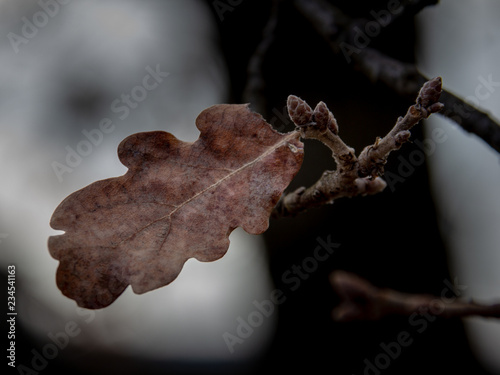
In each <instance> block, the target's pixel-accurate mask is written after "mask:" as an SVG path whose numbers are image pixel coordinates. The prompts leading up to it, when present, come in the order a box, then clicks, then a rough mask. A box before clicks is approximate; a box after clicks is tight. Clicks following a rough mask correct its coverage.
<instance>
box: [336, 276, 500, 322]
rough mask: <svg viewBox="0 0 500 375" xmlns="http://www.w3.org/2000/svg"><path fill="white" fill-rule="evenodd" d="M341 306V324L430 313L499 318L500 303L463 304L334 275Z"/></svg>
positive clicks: (337, 311) (357, 277) (446, 298)
mask: <svg viewBox="0 0 500 375" xmlns="http://www.w3.org/2000/svg"><path fill="white" fill-rule="evenodd" d="M330 282H331V284H332V287H333V289H334V290H335V292H336V293H337V294H338V296H339V298H340V303H339V304H338V306H337V307H335V308H334V310H333V312H332V316H333V319H334V320H335V321H338V322H349V321H356V320H362V321H366V320H380V319H382V318H384V317H386V316H393V315H400V316H411V315H412V314H415V313H417V314H428V313H431V314H433V315H436V316H440V317H443V318H454V317H466V316H473V315H475V316H482V317H487V318H500V303H497V304H493V305H484V304H478V303H475V302H472V301H471V302H464V301H460V300H458V299H457V298H456V297H448V296H446V297H444V296H440V297H437V296H433V295H430V294H408V293H402V292H398V291H396V290H393V289H381V288H377V287H375V286H374V285H372V284H371V283H369V282H368V281H367V280H365V279H362V278H361V277H359V276H357V275H355V274H352V273H349V272H345V271H335V272H333V273H332V274H331V275H330Z"/></svg>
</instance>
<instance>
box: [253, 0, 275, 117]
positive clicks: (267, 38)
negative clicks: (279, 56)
mask: <svg viewBox="0 0 500 375" xmlns="http://www.w3.org/2000/svg"><path fill="white" fill-rule="evenodd" d="M281 1H282V0H274V1H273V6H272V9H271V15H270V16H269V19H268V21H267V23H266V25H265V26H264V29H263V31H262V40H261V41H260V43H259V44H258V45H257V48H256V49H255V52H254V53H253V55H252V57H251V58H250V61H249V62H248V67H247V77H248V78H247V84H246V86H245V89H244V90H243V102H245V103H250V104H251V107H252V109H253V110H254V111H256V112H259V113H261V114H264V113H265V111H266V100H265V97H266V96H265V93H264V90H265V87H266V83H265V79H264V77H263V75H262V71H263V69H262V68H263V64H264V59H265V57H266V55H267V52H268V51H269V49H270V48H271V45H272V44H273V42H274V38H275V31H276V26H277V24H278V13H279V7H280V2H281Z"/></svg>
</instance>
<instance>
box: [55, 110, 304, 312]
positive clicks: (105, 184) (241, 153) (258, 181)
mask: <svg viewBox="0 0 500 375" xmlns="http://www.w3.org/2000/svg"><path fill="white" fill-rule="evenodd" d="M196 126H197V127H198V129H199V130H200V137H199V138H198V140H197V141H196V142H193V143H187V142H183V141H180V140H178V139H177V138H175V137H174V136H173V135H172V134H170V133H166V132H162V131H154V132H147V133H138V134H134V135H131V136H129V137H128V138H126V139H124V140H123V141H122V142H121V144H120V145H119V147H118V156H119V158H120V161H121V162H122V163H123V164H124V165H125V166H127V167H128V168H129V170H128V171H127V173H126V174H125V175H123V176H120V177H116V178H110V179H106V180H102V181H97V182H95V183H93V184H91V185H89V186H87V187H85V188H83V189H81V190H79V191H77V192H75V193H73V194H71V195H70V196H69V197H67V198H66V199H65V200H64V201H63V202H62V203H61V204H60V205H59V206H58V207H57V208H56V210H55V212H54V214H53V216H52V219H51V222H50V225H51V226H52V228H54V229H60V230H64V231H66V233H64V234H63V235H59V236H52V237H50V238H49V251H50V254H51V255H52V256H53V257H54V258H55V259H58V260H60V264H59V268H58V271H57V285H58V286H59V288H60V289H61V291H62V292H63V294H65V295H66V296H68V297H70V298H72V299H74V300H76V302H77V303H78V305H80V306H82V307H87V308H94V309H95V308H102V307H105V306H107V305H109V304H111V303H112V302H113V301H114V300H115V299H116V298H117V297H118V296H119V295H120V294H121V293H122V292H123V291H124V290H125V288H126V287H127V286H128V285H129V284H130V285H131V286H132V289H133V291H134V292H136V293H144V292H147V291H150V290H152V289H155V288H159V287H161V286H164V285H166V284H168V283H170V282H172V281H173V280H174V279H175V278H176V277H177V275H178V274H179V272H180V271H181V269H182V267H183V265H184V263H185V262H186V260H187V259H189V258H192V257H194V258H196V259H198V260H200V261H214V260H216V259H219V258H220V257H222V256H223V255H224V254H225V253H226V251H227V249H228V246H229V239H228V237H229V234H230V233H231V232H232V231H233V230H234V229H235V228H236V227H243V229H245V230H246V231H247V232H249V233H252V234H259V233H262V232H264V231H265V230H266V229H267V227H268V225H269V215H270V213H271V211H272V209H273V207H274V206H275V204H276V203H277V201H278V199H279V197H280V196H281V194H282V193H283V190H284V189H285V188H286V187H287V186H288V184H289V183H290V181H291V180H292V178H293V177H294V176H295V174H296V173H297V172H298V170H299V168H300V165H301V163H302V159H303V144H302V143H301V142H300V140H299V133H298V132H292V133H288V134H280V133H278V132H276V131H274V130H273V129H272V128H271V127H270V125H269V124H268V123H267V122H266V121H265V120H264V119H263V118H262V117H261V116H260V115H258V114H256V113H253V112H251V111H250V110H249V109H248V107H247V105H227V104H224V105H216V106H213V107H210V108H208V109H206V110H204V111H203V112H202V113H201V114H200V115H199V116H198V118H197V120H196Z"/></svg>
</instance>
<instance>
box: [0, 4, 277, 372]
mask: <svg viewBox="0 0 500 375" xmlns="http://www.w3.org/2000/svg"><path fill="white" fill-rule="evenodd" d="M42 3H43V4H48V3H51V4H52V7H49V8H47V9H46V10H44V9H43V7H41V5H40V4H39V3H38V2H35V1H18V0H3V1H1V2H0V35H1V36H2V38H0V87H1V91H0V160H1V162H2V172H1V180H2V183H1V188H0V207H1V208H0V209H1V216H0V233H2V234H3V237H4V238H3V239H2V242H1V243H0V251H1V267H2V268H3V269H6V267H7V265H8V264H15V265H16V266H17V275H18V278H19V281H18V286H20V287H21V291H19V292H18V294H17V302H18V313H19V315H18V319H19V320H20V322H21V324H22V325H23V326H24V327H27V328H28V329H29V331H30V333H32V334H33V335H35V336H36V337H37V338H38V339H39V340H40V341H39V342H40V347H43V345H44V343H50V342H51V341H50V340H49V338H48V334H49V333H53V334H55V333H57V332H61V331H64V329H65V326H66V324H67V323H68V322H71V321H74V322H76V323H77V324H78V326H79V328H81V333H80V334H78V335H77V336H76V337H74V338H71V342H70V347H71V348H73V349H74V348H79V347H81V348H82V350H83V351H84V352H86V351H88V350H89V348H92V350H93V351H94V352H99V351H102V354H103V355H106V353H108V352H110V353H114V354H117V355H119V356H126V357H128V358H129V359H131V360H134V358H139V359H140V358H151V359H154V360H157V361H174V362H186V363H188V362H190V361H195V362H198V363H211V362H216V363H236V364H237V363H240V362H241V363H243V361H244V360H247V359H250V358H255V357H258V356H259V354H260V353H261V352H263V351H264V350H265V348H266V343H267V342H268V341H269V339H270V338H271V337H272V335H271V332H272V331H271V330H272V327H273V325H274V322H275V318H276V316H271V317H270V318H268V319H266V320H265V321H264V322H263V324H262V326H260V327H259V328H258V329H256V330H255V332H253V334H252V339H251V340H248V341H247V342H244V343H243V344H239V345H237V346H236V347H235V351H234V353H230V351H229V350H228V347H227V345H226V343H225V341H224V339H223V333H224V332H226V331H228V332H230V333H232V334H236V332H235V330H236V327H237V321H236V319H237V318H238V317H239V316H242V317H244V318H246V317H247V316H248V314H249V313H250V312H251V311H253V310H255V307H254V305H253V304H252V302H253V301H254V300H259V301H260V300H263V299H266V298H269V295H270V290H271V284H270V279H269V276H268V273H267V267H266V260H265V257H264V246H263V243H262V242H261V239H260V238H259V237H257V236H251V235H248V234H246V233H244V232H243V231H239V230H237V231H235V232H234V233H233V234H232V235H231V237H230V239H231V247H230V249H229V251H228V254H227V255H226V256H225V257H224V258H223V259H222V260H220V261H218V262H214V263H205V264H203V263H199V262H197V261H195V260H190V261H188V262H187V263H186V265H185V267H184V270H183V271H182V273H181V275H180V276H179V278H178V279H177V280H175V281H174V282H173V283H172V284H171V285H169V286H167V287H164V288H162V289H159V290H155V291H152V292H149V293H147V294H144V295H134V294H133V293H132V292H131V291H130V289H127V291H126V292H125V293H124V294H123V295H122V296H121V297H119V299H118V300H117V301H116V302H115V303H114V304H113V305H111V306H110V307H108V308H106V309H103V310H98V311H96V312H95V315H90V314H87V313H82V312H81V311H80V310H78V309H77V307H76V304H75V302H74V301H72V300H70V299H68V298H66V297H64V296H63V295H62V294H61V293H60V291H59V290H58V289H57V287H56V284H55V272H56V268H57V265H58V262H57V261H56V260H54V259H52V258H51V257H50V255H49V253H48V250H47V239H48V237H49V236H50V235H52V234H55V233H56V231H54V230H52V229H51V228H50V227H49V220H50V216H51V214H52V212H53V211H54V209H55V207H56V206H57V205H58V204H59V203H60V201H62V199H64V198H65V197H66V196H67V195H69V194H70V193H72V192H73V191H75V190H77V189H80V188H82V187H84V186H86V185H88V184H89V183H92V182H94V181H96V180H99V179H103V178H108V177H113V176H117V175H121V174H123V173H124V172H125V170H126V169H125V167H124V166H122V165H121V164H120V163H119V161H118V158H117V155H116V149H117V146H118V144H119V143H120V141H121V140H122V139H123V138H125V137H126V136H128V135H130V134H133V133H136V132H141V131H150V130H165V131H169V132H171V133H173V134H174V135H175V136H176V137H177V138H179V139H182V140H184V141H194V140H195V139H196V138H197V137H198V130H197V129H196V128H195V125H194V121H195V118H196V116H197V114H198V113H199V112H200V111H201V110H203V109H204V108H206V107H208V106H210V105H213V104H216V103H223V102H225V100H226V96H227V88H226V87H227V77H226V75H225V66H224V65H223V62H222V59H221V58H220V57H219V56H218V52H217V50H216V44H215V40H216V34H215V30H214V25H213V24H211V23H210V21H211V20H212V17H211V15H209V14H208V12H209V9H206V8H205V6H204V4H203V3H201V2H199V1H196V0H184V1H128V2H123V1H117V0H106V1H91V2H87V1H68V2H66V3H67V4H60V3H56V2H53V1H52V2H51V1H42ZM61 3H65V2H63V1H61ZM54 4H56V5H54ZM43 13H45V16H44V15H43ZM51 13H52V14H51ZM47 15H48V16H47ZM26 20H28V22H27V21H26ZM45 21H47V22H45ZM29 23H32V24H34V25H35V29H34V28H33V26H31V25H29ZM35 23H37V24H38V25H39V26H41V27H37V26H36V24H35ZM26 25H27V26H26ZM13 33H14V34H16V35H13ZM147 67H150V68H151V69H153V70H156V69H159V70H160V71H161V72H165V73H168V74H169V75H168V77H166V78H163V81H162V82H161V83H160V84H159V85H158V87H156V88H155V89H154V90H151V91H148V92H147V98H146V99H145V100H144V101H142V102H140V103H138V105H137V107H136V108H133V107H132V106H129V108H128V109H129V111H130V113H129V115H128V116H124V115H125V111H120V112H118V113H116V112H117V111H116V110H115V111H113V107H112V103H113V102H114V101H115V100H117V99H119V100H120V101H121V97H122V94H130V92H131V90H132V89H133V88H134V87H136V86H138V85H141V83H142V81H143V78H144V77H145V76H146V75H147V74H148V72H147V71H146V68H147ZM120 105H121V106H123V103H120ZM134 107H135V105H134ZM114 108H117V106H115V107H114ZM120 116H123V117H125V118H123V119H120ZM103 118H109V119H111V120H112V121H113V124H114V130H113V131H112V132H111V133H110V134H105V135H104V138H103V141H102V142H101V143H100V144H99V145H98V146H94V147H93V149H92V152H90V153H89V154H88V155H87V156H84V157H82V160H81V162H80V163H77V164H78V165H77V166H76V167H75V168H72V171H71V172H66V173H62V175H61V176H62V182H60V181H59V178H58V177H57V176H56V173H55V172H54V170H53V166H52V164H53V162H58V163H61V164H65V158H66V155H67V153H68V149H67V147H68V146H69V147H70V148H71V149H73V150H76V148H77V145H78V143H79V142H80V141H82V140H85V139H86V138H85V137H84V136H83V135H82V130H84V129H85V130H87V131H91V130H92V129H98V128H99V124H100V122H101V120H102V119H103ZM21 292H22V293H21ZM65 350H66V349H65ZM63 352H64V350H62V351H61V352H60V355H64V354H63ZM25 365H27V366H30V364H29V363H25ZM49 365H50V364H49ZM125 366H126V363H125ZM49 372H50V370H49ZM122 372H123V371H122Z"/></svg>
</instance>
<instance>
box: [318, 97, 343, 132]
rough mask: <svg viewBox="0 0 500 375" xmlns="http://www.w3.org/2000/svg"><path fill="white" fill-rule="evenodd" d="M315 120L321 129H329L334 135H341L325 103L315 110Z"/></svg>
mask: <svg viewBox="0 0 500 375" xmlns="http://www.w3.org/2000/svg"><path fill="white" fill-rule="evenodd" d="M314 120H315V121H316V123H317V124H318V126H319V127H320V128H328V129H330V131H331V132H332V133H333V134H338V133H339V127H338V125H337V121H336V120H335V117H333V113H332V112H330V110H329V109H328V107H327V106H326V104H325V103H323V102H319V103H318V105H317V106H316V108H314Z"/></svg>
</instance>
